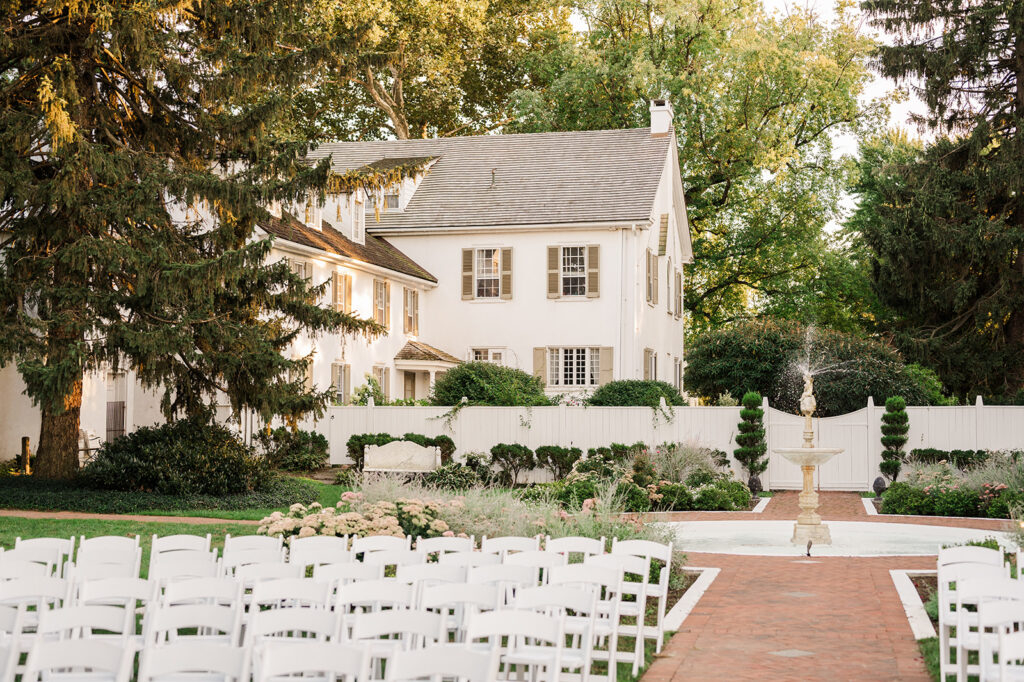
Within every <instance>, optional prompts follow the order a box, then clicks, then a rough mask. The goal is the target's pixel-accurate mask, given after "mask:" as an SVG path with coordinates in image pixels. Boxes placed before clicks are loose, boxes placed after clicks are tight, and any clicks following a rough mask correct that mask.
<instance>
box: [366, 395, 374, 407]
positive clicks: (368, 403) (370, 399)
mask: <svg viewBox="0 0 1024 682" xmlns="http://www.w3.org/2000/svg"><path fill="white" fill-rule="evenodd" d="M366 406H367V407H373V396H372V395H371V396H367V397H366Z"/></svg>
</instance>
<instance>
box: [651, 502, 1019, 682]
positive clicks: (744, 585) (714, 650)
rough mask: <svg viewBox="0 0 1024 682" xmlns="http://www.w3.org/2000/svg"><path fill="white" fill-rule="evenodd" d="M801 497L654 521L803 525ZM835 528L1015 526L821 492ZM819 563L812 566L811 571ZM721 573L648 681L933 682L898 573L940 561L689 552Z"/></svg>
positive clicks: (823, 509)
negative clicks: (869, 505)
mask: <svg viewBox="0 0 1024 682" xmlns="http://www.w3.org/2000/svg"><path fill="white" fill-rule="evenodd" d="M798 512H799V508H798V507H797V493H796V492H783V493H776V494H775V496H774V497H772V501H771V502H770V503H769V504H768V507H767V509H765V511H764V512H763V513H761V514H750V513H742V512H741V513H727V512H722V513H714V512H675V513H672V514H668V515H660V514H659V515H651V516H652V517H653V516H657V517H658V518H657V519H654V518H651V519H650V520H673V521H710V520H715V519H721V520H726V519H728V520H735V519H746V520H749V521H757V520H765V521H768V520H779V519H795V518H796V515H797V513H798ZM821 515H822V517H823V518H824V519H826V520H833V521H840V520H842V521H866V522H873V523H917V524H921V525H944V526H959V527H963V528H981V529H992V530H1004V529H1006V528H1008V527H1009V522H1008V521H1001V520H997V519H946V518H934V517H917V516H869V515H868V514H867V513H866V512H865V510H864V505H863V503H862V502H861V499H860V496H859V495H858V494H857V493H836V492H826V493H821ZM809 562H812V563H809ZM687 563H688V564H689V565H691V566H702V567H717V568H720V569H721V572H720V573H719V574H718V576H717V577H716V578H715V581H714V582H713V583H712V584H711V587H710V588H709V589H708V591H707V592H705V593H704V595H703V596H702V597H701V599H700V601H699V602H698V603H697V606H696V607H695V608H694V610H693V611H692V612H691V613H690V615H688V616H687V617H686V620H685V621H683V625H682V627H681V628H680V629H679V632H677V633H676V634H675V636H673V637H672V639H671V640H670V641H669V642H668V644H666V645H665V649H664V651H663V656H661V657H659V658H658V659H656V660H655V662H654V663H653V664H652V665H651V667H650V668H649V669H648V671H647V672H646V673H645V674H644V676H643V682H668V681H669V680H673V681H678V680H683V679H707V680H718V679H724V680H853V679H860V680H862V679H878V680H922V681H924V680H929V679H930V678H929V676H928V673H927V671H926V669H925V667H924V662H923V661H922V659H921V655H920V653H919V651H918V648H917V642H916V641H915V640H914V636H913V633H912V632H911V630H910V625H909V624H908V622H907V617H906V614H905V613H904V610H903V605H902V604H901V603H900V599H899V596H898V595H897V593H896V588H895V587H894V585H893V582H892V577H891V576H890V574H889V570H890V569H933V568H935V559H934V558H932V557H878V558H850V557H811V558H810V559H808V558H807V557H806V556H799V553H798V550H794V556H792V557H777V556H739V555H729V554H700V553H694V552H688V553H687Z"/></svg>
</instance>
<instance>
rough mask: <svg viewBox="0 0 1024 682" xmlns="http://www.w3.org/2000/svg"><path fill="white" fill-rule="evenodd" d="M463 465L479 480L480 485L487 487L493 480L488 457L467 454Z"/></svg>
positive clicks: (480, 453)
mask: <svg viewBox="0 0 1024 682" xmlns="http://www.w3.org/2000/svg"><path fill="white" fill-rule="evenodd" d="M463 463H464V464H465V465H466V466H468V467H469V468H470V469H472V470H473V472H474V473H475V474H476V476H477V478H479V479H480V483H481V485H484V486H489V485H490V484H491V482H492V480H493V479H494V472H493V471H491V464H490V457H489V456H488V455H485V454H484V453H482V452H470V453H467V454H466V456H465V458H464V459H463Z"/></svg>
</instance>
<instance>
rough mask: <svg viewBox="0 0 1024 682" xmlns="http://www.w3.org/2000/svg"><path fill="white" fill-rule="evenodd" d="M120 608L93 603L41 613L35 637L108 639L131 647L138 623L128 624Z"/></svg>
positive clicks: (49, 638)
mask: <svg viewBox="0 0 1024 682" xmlns="http://www.w3.org/2000/svg"><path fill="white" fill-rule="evenodd" d="M124 614H125V611H124V609H122V608H118V607H117V606H108V605H100V604H94V605H90V606H65V607H64V608H62V609H53V610H51V611H43V612H42V613H41V614H39V625H37V626H36V638H37V639H45V640H51V641H52V640H66V639H83V638H84V639H92V640H97V639H101V640H109V641H113V642H115V643H120V644H123V645H129V644H130V643H131V641H132V640H133V639H134V636H135V622H134V620H132V621H131V622H128V621H126V620H125V617H124Z"/></svg>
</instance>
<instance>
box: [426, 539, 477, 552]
mask: <svg viewBox="0 0 1024 682" xmlns="http://www.w3.org/2000/svg"><path fill="white" fill-rule="evenodd" d="M416 551H417V552H422V553H423V554H428V555H429V554H447V553H449V552H472V551H473V538H472V537H468V538H446V537H443V536H438V537H436V538H416Z"/></svg>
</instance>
